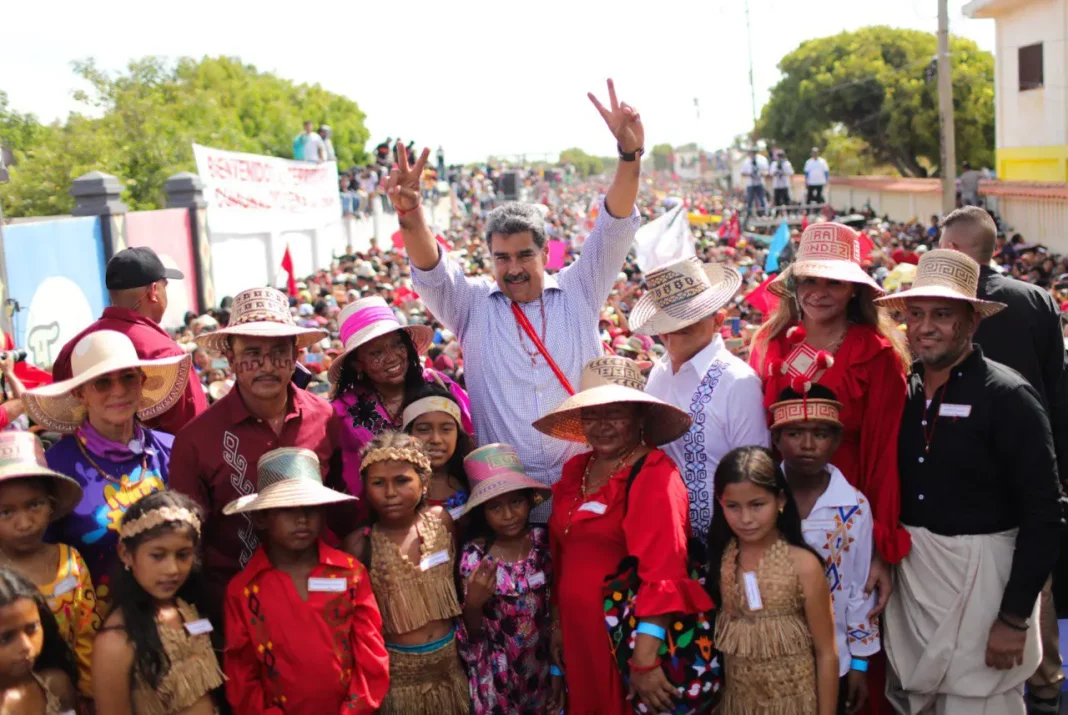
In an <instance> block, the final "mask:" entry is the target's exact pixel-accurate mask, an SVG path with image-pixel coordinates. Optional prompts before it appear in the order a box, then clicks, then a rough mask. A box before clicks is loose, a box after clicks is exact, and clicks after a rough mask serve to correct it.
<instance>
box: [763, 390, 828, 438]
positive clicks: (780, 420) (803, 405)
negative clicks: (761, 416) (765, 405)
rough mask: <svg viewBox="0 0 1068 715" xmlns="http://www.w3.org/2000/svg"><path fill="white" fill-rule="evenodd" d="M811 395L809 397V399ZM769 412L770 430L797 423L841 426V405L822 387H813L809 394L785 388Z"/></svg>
mask: <svg viewBox="0 0 1068 715" xmlns="http://www.w3.org/2000/svg"><path fill="white" fill-rule="evenodd" d="M810 395H811V397H810ZM768 411H769V412H771V419H772V422H771V429H773V430H775V429H778V428H780V427H785V426H786V425H791V424H797V423H799V422H823V423H825V424H829V425H834V426H835V427H841V426H842V418H841V411H842V405H841V403H840V402H838V401H837V400H836V399H835V395H834V393H833V392H832V391H831V390H829V389H828V388H826V387H824V386H823V385H819V384H816V385H813V386H812V389H811V390H810V391H809V392H804V393H799V392H797V391H795V390H793V389H791V388H789V387H788V388H786V389H785V390H783V391H782V392H781V393H779V399H778V400H777V401H776V402H775V403H773V404H772V406H771V407H770V408H769V410H768Z"/></svg>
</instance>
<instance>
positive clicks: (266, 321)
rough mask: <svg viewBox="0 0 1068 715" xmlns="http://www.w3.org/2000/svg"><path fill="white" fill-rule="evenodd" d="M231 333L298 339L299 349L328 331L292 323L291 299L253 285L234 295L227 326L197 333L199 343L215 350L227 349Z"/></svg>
mask: <svg viewBox="0 0 1068 715" xmlns="http://www.w3.org/2000/svg"><path fill="white" fill-rule="evenodd" d="M231 335H241V336H244V337H249V338H296V340H297V349H298V350H299V349H301V348H306V347H308V346H309V345H313V344H314V343H317V342H319V341H320V340H322V339H323V338H325V337H326V331H325V330H319V329H317V328H301V327H299V326H298V325H297V324H296V323H295V322H293V315H292V314H291V313H290V312H289V299H288V298H286V296H285V294H284V293H282V291H279V290H275V289H274V288H250V289H249V290H245V291H241V292H240V293H238V294H237V295H236V296H234V304H233V306H231V308H230V322H229V323H228V324H227V326H226V327H225V328H220V329H219V330H215V331H212V332H210V333H206V334H204V335H198V336H197V345H199V346H200V347H202V348H207V349H208V350H214V351H215V352H220V353H221V352H223V351H225V350H226V348H227V339H228V338H229V337H230V336H231Z"/></svg>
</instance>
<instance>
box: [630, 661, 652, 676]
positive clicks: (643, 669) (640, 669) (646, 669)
mask: <svg viewBox="0 0 1068 715" xmlns="http://www.w3.org/2000/svg"><path fill="white" fill-rule="evenodd" d="M627 665H629V666H630V672H631V673H638V674H639V675H641V674H643V673H652V672H653V671H654V670H656V669H657V668H659V667H660V658H657V659H656V661H655V662H654V663H653V664H652V665H645V666H642V665H637V664H636V663H635V662H634V659H633V658H631V659H630V660H628V661H627Z"/></svg>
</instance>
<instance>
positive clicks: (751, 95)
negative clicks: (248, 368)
mask: <svg viewBox="0 0 1068 715" xmlns="http://www.w3.org/2000/svg"><path fill="white" fill-rule="evenodd" d="M940 1H941V2H944V1H945V0H940ZM745 34H746V37H748V38H749V101H750V102H752V109H753V133H752V139H753V144H756V125H757V112H756V88H755V87H754V85H753V29H752V27H750V25H749V0H745Z"/></svg>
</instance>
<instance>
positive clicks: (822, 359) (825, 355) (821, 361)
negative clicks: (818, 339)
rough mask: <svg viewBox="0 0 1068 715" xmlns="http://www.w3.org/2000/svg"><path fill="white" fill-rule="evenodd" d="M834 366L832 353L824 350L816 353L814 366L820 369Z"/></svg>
mask: <svg viewBox="0 0 1068 715" xmlns="http://www.w3.org/2000/svg"><path fill="white" fill-rule="evenodd" d="M833 366H834V355H831V354H830V353H829V352H827V351H826V350H820V351H819V352H818V353H816V367H817V368H819V369H820V370H830V369H831V368H832V367H833Z"/></svg>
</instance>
